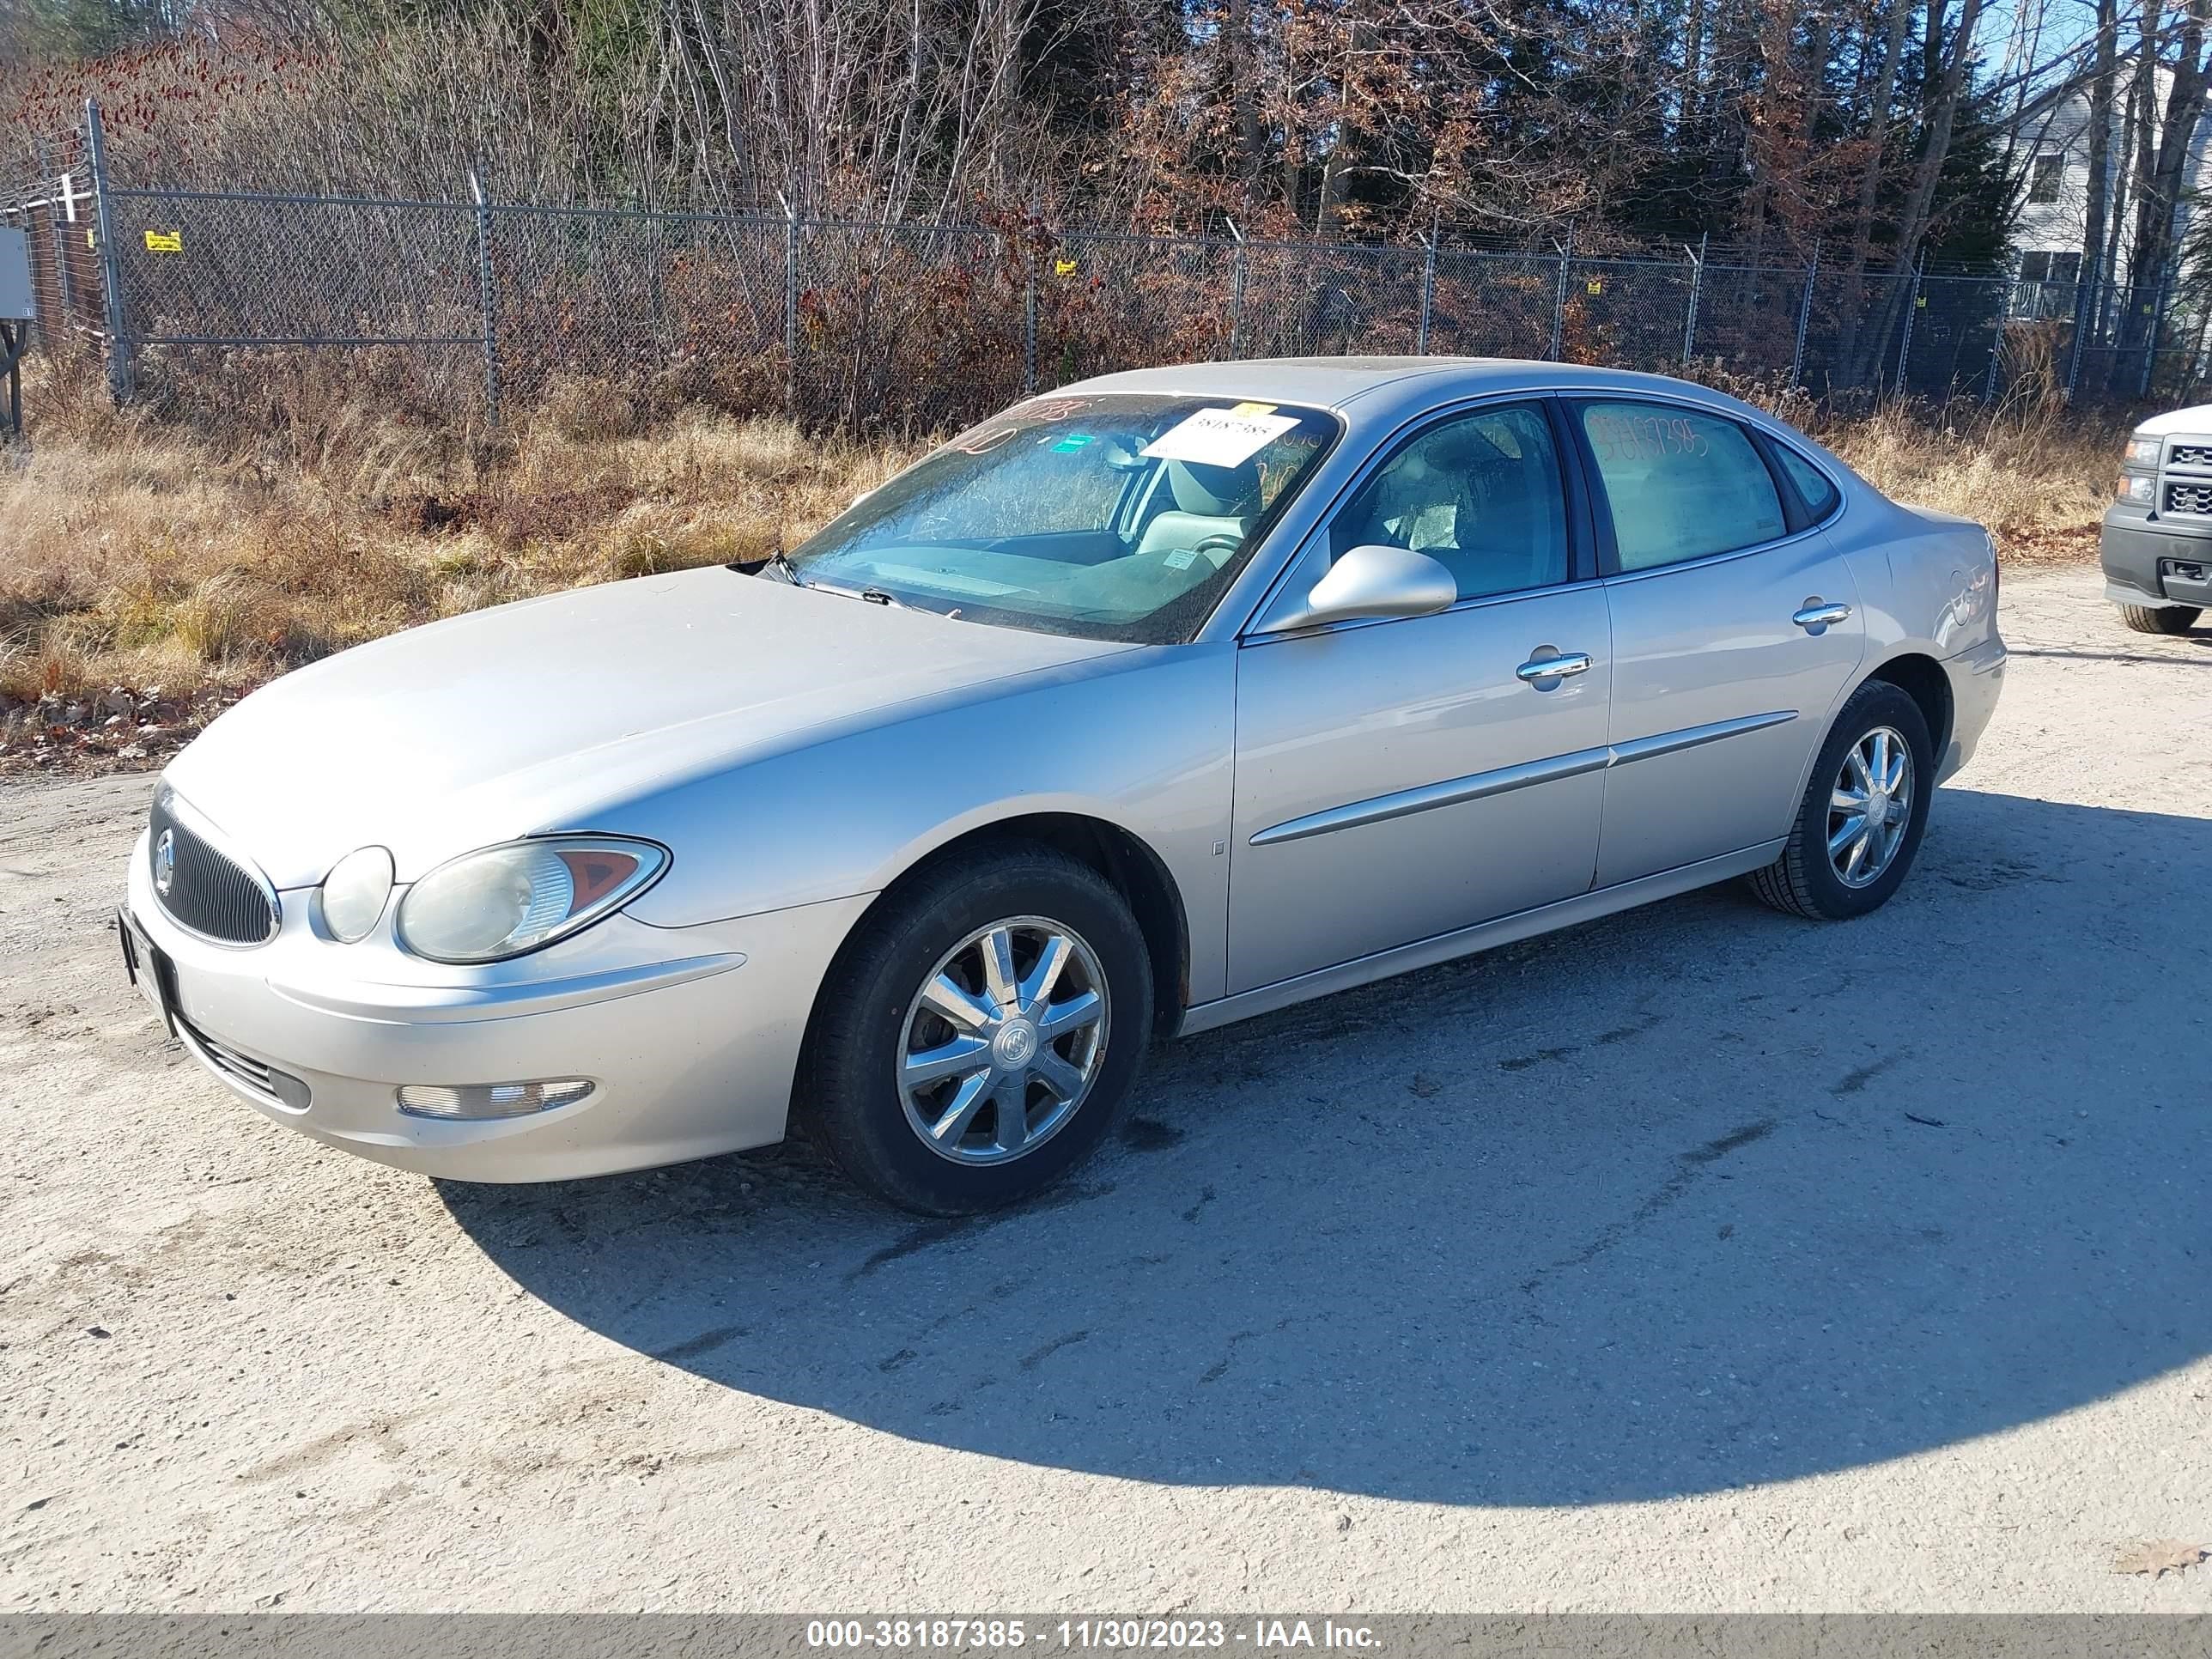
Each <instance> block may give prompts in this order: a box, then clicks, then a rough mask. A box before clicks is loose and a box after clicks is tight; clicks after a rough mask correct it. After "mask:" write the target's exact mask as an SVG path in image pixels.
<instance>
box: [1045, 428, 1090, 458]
mask: <svg viewBox="0 0 2212 1659" xmlns="http://www.w3.org/2000/svg"><path fill="white" fill-rule="evenodd" d="M1090 441H1091V434H1090V433H1088V432H1071V433H1069V434H1068V435H1066V437H1065V438H1062V439H1061V440H1060V441H1059V442H1058V443H1056V444H1054V446H1053V447H1052V453H1054V454H1055V455H1073V453H1075V452H1076V451H1077V450H1079V449H1080V448H1082V447H1083V446H1084V445H1085V444H1087V443H1089V442H1090Z"/></svg>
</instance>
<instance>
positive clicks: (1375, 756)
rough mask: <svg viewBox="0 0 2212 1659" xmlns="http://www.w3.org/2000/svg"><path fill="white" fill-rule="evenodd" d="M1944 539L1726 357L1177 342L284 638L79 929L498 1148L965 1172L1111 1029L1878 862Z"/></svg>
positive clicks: (1961, 562)
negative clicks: (835, 493)
mask: <svg viewBox="0 0 2212 1659" xmlns="http://www.w3.org/2000/svg"><path fill="white" fill-rule="evenodd" d="M1996 595H1997V572H1996V560H1995V556H1994V553H1993V550H1992V548H1991V545H1990V540H1989V538H1988V537H1987V536H1986V535H1985V534H1984V532H1983V531H1982V530H1981V529H1980V528H1979V527H1978V526H1975V525H1973V524H1972V523H1970V522H1967V521H1966V520H1960V519H1955V518H1949V517H1946V516H1944V515H1942V514H1941V513H1932V512H1928V511H1924V510H1922V509H1918V508H1914V507H1903V506H1899V505H1897V504H1895V503H1893V502H1891V501H1887V499H1885V498H1884V497H1883V496H1882V495H1881V494H1880V493H1879V492H1877V491H1876V490H1875V489H1873V488H1872V487H1870V486H1869V484H1867V483H1866V482H1865V481H1864V480H1863V479H1861V478H1859V477H1856V476H1855V475H1854V474H1853V473H1852V472H1851V471H1850V470H1849V469H1848V468H1847V467H1845V466H1844V465H1842V464H1841V463H1840V462H1839V461H1838V460H1837V459H1836V458H1835V457H1834V456H1832V455H1831V454H1829V453H1827V452H1826V450H1824V449H1822V448H1821V447H1820V446H1819V445H1817V444H1815V443H1814V442H1812V441H1810V440H1808V439H1807V438H1806V437H1804V436H1803V435H1802V434H1800V433H1798V432H1796V431H1794V430H1792V429H1791V428H1789V427H1787V426H1784V425H1783V424H1781V423H1779V422H1777V421H1775V420H1773V419H1771V418H1770V417H1769V416H1765V415H1764V414H1761V413H1760V412H1759V411H1758V410H1754V409H1752V408H1750V407H1748V406H1747V405H1745V404H1741V403H1738V402H1736V401H1735V400H1734V399H1732V398H1727V397H1724V396H1722V395H1721V394H1719V393H1717V392H1710V391H1706V390H1704V389H1702V388H1700V387H1698V386H1689V385H1686V384H1683V383H1681V382H1679V381H1674V380H1665V379H1662V378H1658V377H1655V376H1649V375H1639V374H1621V373H1613V372H1609V371H1605V370H1599V369H1589V368H1574V367H1571V366H1563V365H1558V364H1544V363H1519V362H1467V361H1453V360H1448V359H1436V358H1402V359H1400V358H1349V359H1322V360H1314V361H1286V362H1231V363H1209V364H1204V365H1197V366H1193V367H1188V368H1163V369H1151V370H1145V371H1142V372H1139V373H1133V374H1115V375H1109V376H1107V377H1105V378H1103V379H1100V380H1090V381H1085V382H1084V383H1082V384H1081V385H1078V386H1069V387H1067V388H1066V389H1065V390H1064V391H1061V392H1055V393H1054V394H1053V395H1051V396H1049V397H1046V398H1036V399H1033V400H1031V401H1029V402H1027V403H1024V404H1020V405H1018V406H1017V407H1016V408H1013V409H1012V410H1008V411H1006V413H1005V414H1004V415H1001V416H997V417H995V418H994V419H993V420H990V421H987V422H984V423H983V424H982V425H981V426H978V427H976V428H973V429H972V430H970V431H969V432H967V433H965V434H963V435H961V436H960V437H958V438H957V439H955V440H954V441H952V442H951V443H950V444H948V445H946V446H945V447H944V448H942V449H939V451H937V452H936V453H934V454H933V455H931V456H929V457H928V458H927V459H925V460H923V461H921V462H920V463H918V464H917V465H915V466H914V467H912V468H910V469H909V470H908V471H906V472H904V473H902V474H901V475H900V476H899V477H896V478H895V479H893V480H892V481H891V482H890V483H887V484H885V485H884V487H883V488H882V489H878V490H876V491H875V492H873V493H872V494H871V495H866V496H865V497H863V498H862V499H861V500H860V501H856V502H855V503H854V505H853V507H851V508H850V509H849V510H848V512H846V513H844V514H843V515H842V517H840V518H838V519H837V520H836V521H835V522H833V523H831V524H830V525H829V526H828V527H826V528H825V529H823V531H822V532H820V533H819V534H818V535H817V536H815V537H814V538H812V539H811V540H810V541H808V542H807V543H806V544H805V545H803V546H801V547H799V548H798V549H796V550H793V552H792V553H791V554H790V555H789V556H787V557H784V556H778V557H777V558H775V559H774V560H772V561H770V562H768V563H766V564H764V565H761V566H758V567H749V568H744V569H728V568H711V569H703V570H694V571H689V572H686V573H684V574H675V575H664V576H652V577H644V578H641V579H638V580H631V581H624V582H617V583H613V584H610V585H608V586H600V587H593V588H588V589H585V590H582V591H580V592H570V593H565V594H561V595H558V596H555V597H550V598H545V599H533V600H530V601H527V602H525V603H522V604H519V605H507V606H504V607H501V608H500V609H497V610H493V611H483V612H479V613H477V614H474V615H471V616H465V617H457V618H455V619H453V620H452V621H448V622H443V623H436V624H435V625H433V626H430V627H427V628H422V629H415V630H413V631H412V632H410V633H406V634H403V635H398V636H396V637H393V638H391V639H388V640H385V641H379V642H377V643H375V644H372V645H368V646H363V647H360V648H358V649H356V650H353V651H349V652H346V653H343V654H342V655H340V656H337V657H335V658H332V659H330V660H328V661H325V662H321V663H318V664H316V665H313V666H312V667H309V668H305V669H302V670H301V671H298V672H297V673H295V674H292V675H290V676H289V677H288V678H284V679H283V680H281V681H279V682H277V683H276V684H273V685H271V686H270V687H268V688H267V689H265V690H261V691H259V692H257V693H256V694H254V695H253V696H251V697H249V698H247V699H246V701H245V702H242V703H240V705H239V706H238V707H237V708H235V709H234V710H233V711H232V712H230V713H229V714H225V715H224V716H223V717H222V719H221V720H218V721H216V724H215V725H214V726H211V727H210V729H209V730H208V732H206V733H205V735H204V736H203V737H201V738H200V739H199V740H198V741H197V742H196V743H194V744H192V745H191V747H190V748H188V749H186V750H185V751H184V752H183V753H182V754H180V755H179V757H177V759H176V760H175V762H174V763H173V764H172V765H171V766H170V768H169V769H168V771H167V774H166V775H164V776H163V778H162V779H161V783H160V785H159V787H158V789H157V792H156V794H155V800H154V804H153V809H152V814H151V821H150V823H149V825H148V827H147V832H146V834H145V836H144V837H143V839H142V840H141V842H139V845H138V848H137V854H136V855H135V856H134V858H133V859H132V860H131V868H130V875H129V890H128V896H127V901H126V903H125V909H124V911H123V914H122V916H121V919H120V920H121V933H122V943H123V949H124V953H125V963H126V966H127V967H128V969H130V971H131V974H132V975H133V976H134V978H135V979H136V981H137V983H138V984H139V985H140V986H141V987H143V989H144V990H145V992H146V993H147V994H148V995H149V998H150V999H151V1000H153V1001H154V1003H155V1006H156V1007H157V1009H158V1010H159V1012H160V1015H161V1018H162V1020H163V1021H164V1022H165V1023H166V1024H167V1029H168V1030H170V1031H171V1032H172V1033H173V1035H174V1036H175V1037H176V1038H177V1039H178V1040H179V1041H180V1042H183V1043H184V1044H185V1047H186V1048H188V1049H189V1050H190V1051H191V1053H192V1054H194V1055H195V1056H196V1057H197V1059H198V1060H201V1061H202V1062H203V1063H204V1064H205V1065H206V1066H208V1067H209V1068H210V1070H211V1071H213V1072H214V1073H215V1074H216V1076H218V1077H219V1078H221V1079H222V1080H223V1081H224V1082H225V1083H226V1084H228V1085H230V1087H231V1088H232V1089H234V1090H235V1091H237V1092H238V1093H239V1094H240V1095H241V1096H243V1097H245V1098H246V1100H247V1101H249V1102H251V1103H252V1104H253V1105H254V1106H256V1107H258V1109H260V1110H261V1111H263V1112H264V1113H265V1114H266V1115H269V1116H270V1117H271V1118H273V1119H275V1120H276V1121H278V1122H281V1123H283V1124H286V1125H289V1127H293V1128H295V1129H298V1130H300V1131H301V1132H302V1133H307V1134H308V1135H312V1136H313V1137H314V1138H315V1139H319V1140H321V1141H324V1142H325V1143H326V1144H328V1145H331V1146H337V1147H342V1148H344V1149H345V1150H347V1151H349V1152H357V1153H360V1154H361V1155H362V1156H364V1157H367V1158H375V1159H378V1160H380V1161H381V1162H384V1163H387V1164H397V1165H398V1166H400V1167H402V1168H404V1169H408V1170H419V1171H421V1172H422V1173H424V1174H428V1175H435V1176H453V1177H458V1178H460V1179H464V1180H472V1181H542V1180H552V1179H560V1178H565V1177H569V1176H589V1175H597V1174H602V1173H605V1172H609V1171H613V1170H629V1169H635V1168H640V1167H643V1166H647V1165H651V1164H665V1163H671V1162H674V1161H676V1160H678V1159H684V1158H701V1157H705V1156H707V1155H709V1154H713V1153H719V1152H732V1151H736V1150H738V1149H741V1148H744V1147H751V1146H762V1145H764V1144H766V1143H769V1142H772V1141H775V1140H777V1139H780V1138H781V1137H782V1136H783V1135H784V1134H785V1133H786V1132H787V1129H788V1128H790V1127H792V1126H793V1124H794V1123H797V1124H799V1125H802V1126H804V1127H806V1128H807V1130H808V1131H809V1132H810V1133H811V1134H812V1135H813V1136H814V1137H815V1138H816V1139H817V1140H818V1141H819V1142H820V1143H821V1144H822V1145H823V1146H826V1147H827V1148H828V1149H829V1152H831V1153H833V1154H834V1155H835V1156H836V1158H837V1159H838V1161H839V1162H840V1163H841V1164H842V1165H843V1166H844V1167H845V1169H847V1170H848V1171H850V1172H851V1174H852V1175H853V1176H854V1177H855V1178H857V1179H858V1180H859V1181H860V1182H862V1183H864V1184H865V1185H866V1186H867V1187H868V1188H872V1190H874V1191H875V1192H877V1193H878V1194H882V1195H883V1196H884V1197H885V1198H887V1199H890V1200H892V1201H894V1202H896V1203H898V1204H902V1205H906V1206H911V1207H913V1208H915V1209H917V1210H921V1211H927V1212H939V1213H958V1212H967V1211H972V1210H976V1209H981V1208H984V1207H987V1206H994V1205H1000V1204H1005V1203H1007V1202H1010V1201H1012V1200H1018V1199H1020V1198H1022V1197H1023V1196H1024V1195H1025V1194H1030V1193H1031V1192H1034V1191H1035V1190H1036V1189H1037V1188H1039V1187H1040V1186H1042V1185H1043V1184H1044V1183H1046V1182H1049V1181H1051V1180H1053V1179H1054V1177H1056V1176H1060V1174H1062V1173H1063V1172H1064V1171H1066V1170H1067V1169H1068V1168H1069V1167H1070V1166H1072V1165H1073V1164H1075V1163H1076V1162H1077V1161H1078V1160H1079V1159H1080V1158H1083V1157H1084V1156H1085V1154H1087V1153H1088V1152H1091V1150H1092V1149H1093V1148H1094V1147H1095V1146H1097V1144H1098V1142H1099V1140H1100V1139H1101V1137H1102V1136H1103V1135H1104V1134H1105V1133H1106V1132H1107V1130H1108V1128H1109V1127H1110V1125H1111V1123H1112V1121H1113V1119H1114V1117H1115V1113H1116V1112H1117V1111H1118V1110H1119V1109H1121V1106H1122V1104H1123V1103H1124V1102H1125V1101H1126V1100H1127V1097H1128V1096H1129V1093H1130V1090H1131V1086H1132V1085H1133V1082H1134V1080H1135V1079H1136V1077H1137V1073H1138V1071H1139V1066H1141V1064H1142V1063H1143V1060H1144V1058H1145V1054H1146V1048H1148V1047H1149V1046H1150V1045H1151V1044H1152V1043H1153V1042H1158V1041H1160V1040H1163V1039H1164V1038H1167V1037H1170V1036H1175V1035H1176V1034H1178V1033H1188V1032H1192V1031H1200V1030H1206V1029H1207V1028H1209V1027H1212V1026H1216V1025H1220V1024H1225V1023H1227V1022H1229V1021H1231V1020H1236V1019H1241V1018H1244V1017H1246V1016H1247V1015H1250V1014H1257V1013H1261V1012H1267V1011H1268V1010H1270V1009H1275V1008H1280V1007H1282V1006H1285V1005H1286V1004H1290V1003H1294V1002H1297V1001H1300V1000H1304V999H1305V998H1308V997H1314V996H1320V995H1322V994H1326V993H1328V992H1331V991H1334V990H1339V989H1341V988H1343V987H1347V986H1352V985H1358V984H1360V983H1362V982H1364V981H1370V980H1374V979H1377V978H1380V977H1382V976H1383V975H1389V974H1396V973H1401V972H1403V971H1405V970H1406V969H1413V968H1419V967H1421V966H1424V965H1425V964H1428V963H1437V962H1441V961H1443V960H1444V959H1446V958H1448V957H1457V956H1462V955H1465V954H1467V953H1468V952H1470V951H1480V950H1482V949H1484V948H1486V946H1489V945H1496V944H1499V943H1501V942H1503V941H1505V940H1508V939H1521V938H1524V937H1527V936H1528V935H1530V934H1533V933H1543V932H1545V931H1547V930H1549V929H1552V928H1555V927H1566V926H1569V925H1571V924H1573V923H1576V922H1580V921H1587V920H1589V918H1591V917H1593V916H1597V915H1603V914H1605V913H1606V912H1607V911H1613V910H1618V909H1621V908H1625V907H1626V906H1629V905H1635V904H1642V903H1644V902H1648V901H1650V900H1653V899H1658V898H1663V897H1666V896H1668V895H1670V894H1674V893H1680V892H1683V891H1685V890H1688V889H1691V888H1695V887H1701V886H1704V885H1705V884H1709V883H1713V882H1719V881H1723V880H1726V879H1728V878H1734V877H1743V878H1747V879H1748V882H1749V884H1750V887H1751V889H1752V890H1753V892H1755V893H1756V894H1757V895H1758V896H1759V897H1761V898H1763V899H1765V901H1767V902H1769V903H1771V904H1774V905H1778V906H1779V907H1781V908H1784V909H1785V910H1787V911H1790V912H1791V913H1793V914H1795V915H1800V916H1804V917H1808V918H1814V919H1825V920H1832V921H1843V920H1846V919H1849V918H1851V917H1857V916H1862V915H1865V914H1867V913H1868V912H1869V911H1871V910H1873V909H1875V908H1877V907H1878V906H1880V905H1881V904H1882V903H1883V902H1885V901H1886V900H1887V899H1888V897H1889V896H1890V895H1891V894H1893V892H1895V891H1896V890H1897V887H1898V884H1899V883H1900V882H1901V881H1903V880H1904V879H1905V874H1906V872H1907V871H1908V870H1909V869H1910V868H1911V864H1912V860H1913V854H1914V851H1915V849H1916V848H1917V846H1918V845H1919V842H1920V838H1921V836H1922V833H1923V829H1924V828H1925V826H1926V823H1927V820H1928V812H1929V805H1930V802H1931V800H1932V799H1933V795H1934V791H1935V788H1936V785H1937V784H1938V783H1940V782H1941V781H1942V780H1943V779H1944V778H1945V777H1946V776H1948V775H1949V774H1950V773H1952V772H1953V771H1954V770H1955V769H1957V768H1958V767H1959V766H1960V765H1961V764H1962V763H1964V762H1965V761H1966V758H1967V757H1968V756H1969V755H1970V754H1971V753H1972V750H1973V746H1974V744H1975V741H1976V739H1977V738H1978V737H1979V736H1980V734H1981V732H1982V730H1983V728H1984V726H1985V725H1986V724H1987V723H1988V720H1989V719H1990V712H1991V710H1992V708H1994V707H1995V704H1996V697H1997V691H1998V687H1999V684H2001V681H2002V675H2003V670H2004V660H2005V653H2004V646H2003V643H2002V641H2001V640H2000V638H1999V637H1998V635H1997V631H1996Z"/></svg>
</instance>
